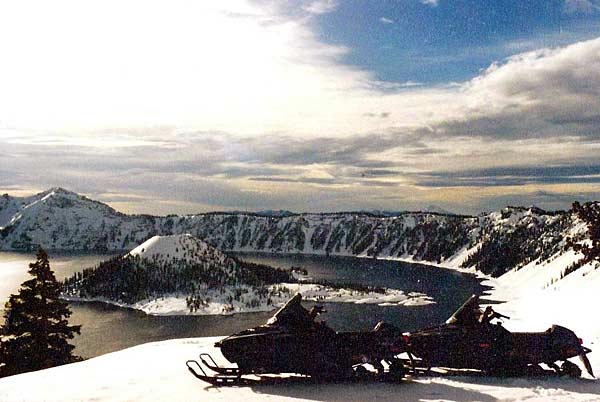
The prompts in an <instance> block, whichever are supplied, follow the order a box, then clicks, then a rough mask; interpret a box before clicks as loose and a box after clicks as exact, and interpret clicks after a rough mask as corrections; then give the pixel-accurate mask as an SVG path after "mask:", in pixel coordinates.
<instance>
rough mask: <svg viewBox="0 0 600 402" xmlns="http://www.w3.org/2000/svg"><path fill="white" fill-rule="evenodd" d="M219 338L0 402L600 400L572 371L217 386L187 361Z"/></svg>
mask: <svg viewBox="0 0 600 402" xmlns="http://www.w3.org/2000/svg"><path fill="white" fill-rule="evenodd" d="M217 339H219V338H195V339H177V340H170V341H163V342H156V343H148V344H145V345H140V346H136V347H133V348H130V349H126V350H123V351H119V352H114V353H110V354H107V355H103V356H100V357H96V358H94V359H90V360H87V361H84V362H81V363H75V364H70V365H67V366H62V367H57V368H53V369H48V370H43V371H38V372H33V373H27V374H22V375H18V376H13V377H7V378H4V379H1V380H0V401H3V402H18V401H27V402H31V401H45V402H71V401H96V402H101V401H110V402H116V401H139V402H144V401H173V402H176V401H185V402H188V401H239V400H242V401H245V402H251V401H374V400H377V401H407V402H408V401H490V402H491V401H523V400H526V401H531V402H534V401H539V402H542V401H544V402H546V401H598V400H600V382H598V381H591V380H573V379H568V378H548V379H543V378H541V379H514V378H513V379H500V378H485V377H466V376H465V377H452V378H449V377H447V378H440V377H419V378H412V379H405V380H403V381H402V382H400V383H398V384H387V383H358V384H352V383H341V384H311V383H310V382H303V381H298V380H296V381H294V380H292V381H290V382H289V383H284V384H261V385H254V386H240V387H221V388H215V387H212V386H210V385H209V384H207V383H204V382H202V381H200V380H198V379H196V378H194V377H193V376H192V375H191V374H190V373H189V372H188V371H187V368H186V366H185V361H186V360H188V359H193V358H196V357H197V356H198V354H199V353H201V352H209V353H212V354H214V355H215V356H220V355H219V353H218V351H217V350H216V349H215V348H214V347H213V346H212V345H213V344H214V342H215V341H216V340H217Z"/></svg>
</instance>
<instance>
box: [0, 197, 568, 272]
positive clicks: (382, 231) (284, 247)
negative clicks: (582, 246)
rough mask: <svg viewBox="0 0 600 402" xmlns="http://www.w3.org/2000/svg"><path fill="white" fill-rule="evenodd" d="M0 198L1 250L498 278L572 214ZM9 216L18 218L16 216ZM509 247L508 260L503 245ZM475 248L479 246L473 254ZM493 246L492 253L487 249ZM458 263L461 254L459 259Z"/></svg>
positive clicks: (542, 247)
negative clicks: (258, 210)
mask: <svg viewBox="0 0 600 402" xmlns="http://www.w3.org/2000/svg"><path fill="white" fill-rule="evenodd" d="M2 200H4V201H3V202H0V216H2V217H3V218H2V220H3V221H4V228H3V229H0V249H4V250H9V249H19V250H21V249H35V248H36V247H37V246H38V245H41V246H43V247H44V248H46V249H55V250H61V249H62V250H129V249H131V248H134V247H136V246H138V245H139V244H141V243H142V242H144V241H145V240H147V239H149V238H151V237H152V236H154V235H171V234H183V233H190V234H192V235H194V236H196V237H198V238H200V239H202V240H204V241H206V242H207V243H209V244H211V245H212V246H215V247H217V248H218V249H220V250H223V251H227V250H232V251H264V252H273V253H306V254H321V255H325V254H330V255H352V256H377V257H382V258H401V259H411V260H415V261H424V262H432V263H436V264H446V265H448V264H451V265H454V266H456V265H460V264H461V263H462V262H463V261H464V259H465V258H467V257H468V255H466V254H464V253H463V251H464V250H465V249H471V250H474V253H473V254H474V255H473V256H472V259H471V260H469V262H468V263H469V264H468V265H469V266H474V267H477V268H478V269H480V270H482V271H483V272H486V273H492V274H496V275H499V274H501V273H502V272H504V271H505V270H507V269H509V268H510V267H512V266H514V265H516V264H521V265H524V264H525V263H528V262H529V259H535V258H538V257H539V256H540V254H541V253H544V252H548V250H550V251H549V252H554V249H553V248H554V247H556V246H557V243H559V242H560V239H562V238H563V237H564V236H563V235H564V233H565V232H566V231H568V230H569V228H571V227H572V226H573V225H575V224H576V222H575V220H574V218H573V214H572V213H570V212H557V213H551V212H545V211H542V210H540V209H537V208H518V207H508V208H505V209H503V210H502V211H497V212H493V213H490V214H482V215H480V216H478V217H469V216H458V215H447V214H439V213H431V212H401V213H398V214H397V215H392V216H389V215H374V214H370V213H365V212H344V213H319V214H292V215H290V214H281V215H259V214H251V213H229V214H228V213H207V214H199V215H187V216H175V215H170V216H166V217H155V216H148V215H125V214H121V213H118V212H116V211H115V210H113V209H112V208H110V207H109V206H107V205H105V204H102V203H99V202H96V201H93V200H90V199H88V198H85V197H82V196H80V195H77V194H75V193H72V192H69V191H66V190H64V189H60V188H57V189H51V190H48V191H46V192H43V193H40V194H37V195H35V196H32V197H27V198H15V197H10V196H6V197H4V198H2ZM15 211H16V212H15ZM513 245H515V246H517V248H518V251H519V252H518V253H516V254H515V255H514V257H515V258H513V259H512V260H506V261H501V263H500V264H497V265H494V263H493V262H494V260H495V259H496V258H497V257H502V256H506V255H508V253H506V252H504V250H503V249H502V247H512V246H513ZM475 246H479V247H478V248H474V247H475ZM498 250H501V251H502V252H501V253H500V254H499V255H494V252H495V251H498ZM457 257H460V259H458V258H457Z"/></svg>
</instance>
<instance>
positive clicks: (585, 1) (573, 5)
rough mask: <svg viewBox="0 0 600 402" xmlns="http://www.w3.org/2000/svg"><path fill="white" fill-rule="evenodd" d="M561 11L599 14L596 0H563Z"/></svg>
mask: <svg viewBox="0 0 600 402" xmlns="http://www.w3.org/2000/svg"><path fill="white" fill-rule="evenodd" d="M563 12H564V14H566V15H569V16H570V15H595V14H600V1H598V0H565V4H564V6H563Z"/></svg>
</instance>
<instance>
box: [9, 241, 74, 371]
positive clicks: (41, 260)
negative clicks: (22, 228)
mask: <svg viewBox="0 0 600 402" xmlns="http://www.w3.org/2000/svg"><path fill="white" fill-rule="evenodd" d="M29 274H30V275H32V276H33V278H32V279H29V280H27V281H25V282H23V283H22V284H21V288H20V289H19V292H18V293H17V294H13V295H11V296H10V298H9V300H8V302H7V303H6V306H5V313H4V318H5V322H4V325H3V326H2V327H0V335H1V338H0V341H1V343H0V377H2V376H7V375H13V374H19V373H23V372H27V371H33V370H40V369H44V368H48V367H53V366H58V365H61V364H66V363H71V362H74V361H78V360H81V358H80V357H77V356H74V355H73V354H72V352H73V349H74V346H73V345H71V344H69V342H68V340H69V339H73V337H74V335H75V334H79V333H80V329H81V326H80V325H69V323H68V318H69V317H70V316H71V310H70V309H69V307H68V304H67V302H65V301H64V300H61V299H60V298H59V296H60V293H61V285H60V284H59V283H58V282H57V280H56V277H55V276H54V273H53V272H52V270H51V269H50V263H49V262H48V254H46V252H45V251H44V250H42V249H41V248H40V250H39V251H38V253H37V260H36V261H35V262H33V263H31V264H29Z"/></svg>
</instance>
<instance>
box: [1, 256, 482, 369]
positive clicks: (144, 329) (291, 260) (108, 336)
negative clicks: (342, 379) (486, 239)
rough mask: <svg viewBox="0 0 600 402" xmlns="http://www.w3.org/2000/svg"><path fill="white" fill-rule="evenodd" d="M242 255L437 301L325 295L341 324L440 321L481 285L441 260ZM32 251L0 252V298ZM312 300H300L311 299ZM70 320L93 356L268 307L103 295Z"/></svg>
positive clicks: (82, 349)
mask: <svg viewBox="0 0 600 402" xmlns="http://www.w3.org/2000/svg"><path fill="white" fill-rule="evenodd" d="M240 256H241V257H243V258H244V259H247V260H250V261H253V262H259V263H266V264H270V265H274V266H280V267H287V268H289V267H291V266H300V267H304V268H306V269H307V270H308V272H309V276H311V277H313V278H315V279H327V280H330V281H334V282H337V283H347V282H352V283H360V284H366V285H374V286H387V287H391V288H397V289H401V290H404V291H405V292H411V291H416V292H423V293H426V294H427V295H429V296H432V297H433V298H434V299H435V301H436V304H432V305H426V306H418V307H402V306H396V307H381V306H377V305H372V304H360V305H359V304H351V303H326V306H325V307H326V310H327V313H326V314H324V315H323V316H322V318H323V319H324V320H326V321H327V322H328V324H329V325H331V326H332V327H333V328H335V329H337V330H342V331H348V330H355V331H357V330H369V329H371V328H373V326H374V325H375V324H376V323H377V322H378V321H380V320H384V321H388V322H390V323H393V324H395V325H397V326H399V327H400V328H402V329H403V330H406V331H409V330H414V329H416V328H419V327H423V326H426V325H432V324H436V323H440V322H442V321H444V320H445V319H446V318H447V317H448V316H449V315H450V314H452V312H453V311H454V310H455V309H456V308H457V307H458V306H460V305H461V304H462V302H463V301H464V300H465V299H466V298H467V297H469V296H470V295H471V294H473V293H479V292H481V290H482V287H481V285H480V284H479V281H478V280H477V279H475V278H474V277H472V276H469V275H464V274H460V273H457V272H454V271H450V270H444V269H440V268H435V267H430V266H425V265H415V264H406V263H401V262H394V261H383V260H374V259H363V258H352V257H322V256H301V255H291V256H278V255H259V254H247V253H246V254H241V255H240ZM109 257H110V255H98V254H84V255H81V254H56V255H53V254H50V266H51V267H52V269H53V270H54V271H55V272H56V276H57V278H59V279H61V278H64V277H65V276H68V275H71V274H72V273H74V272H76V271H79V270H81V269H83V268H85V267H89V266H93V265H94V264H96V263H97V262H98V261H101V260H103V259H106V258H109ZM34 260H35V256H34V255H32V254H22V253H10V252H0V300H2V303H4V301H5V300H6V299H7V298H8V296H9V295H10V294H11V293H14V292H16V291H17V290H18V287H19V284H20V283H21V282H22V281H23V280H25V279H27V277H28V274H27V266H28V264H29V263H30V262H31V261H34ZM311 304H312V303H307V306H310V305H311ZM71 309H72V311H73V315H72V317H71V320H70V322H71V323H72V324H81V325H82V334H81V335H80V336H77V337H76V338H75V339H74V341H73V343H74V344H75V345H76V353H78V354H80V355H82V356H85V357H92V356H97V355H100V354H104V353H108V352H112V351H115V350H120V349H123V348H126V347H130V346H134V345H138V344H141V343H146V342H152V341H159V340H165V339H172V338H185V337H198V336H217V335H228V334H231V333H233V332H237V331H240V330H242V329H245V328H248V327H252V326H256V325H259V324H262V323H264V322H265V321H266V320H267V319H268V317H270V316H271V314H272V313H269V312H267V313H246V314H236V315H230V316H147V315H145V314H144V313H141V312H138V311H135V310H130V309H123V308H119V307H115V306H110V305H106V304H104V303H71Z"/></svg>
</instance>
